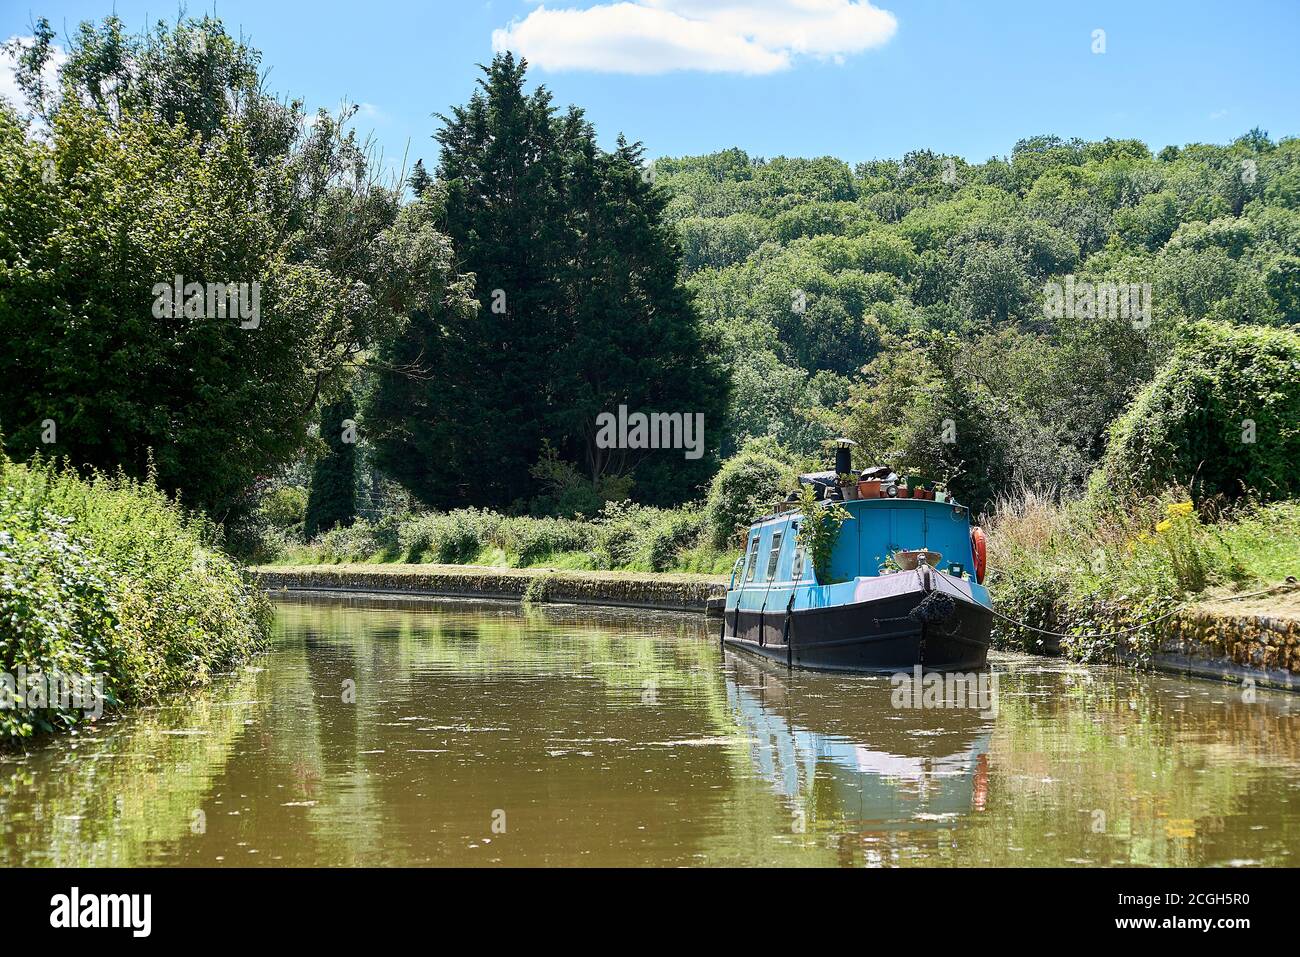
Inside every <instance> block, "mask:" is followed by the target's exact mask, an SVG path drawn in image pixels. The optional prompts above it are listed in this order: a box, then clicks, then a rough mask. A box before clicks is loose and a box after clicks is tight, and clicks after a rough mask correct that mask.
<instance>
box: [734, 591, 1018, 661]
mask: <svg viewBox="0 0 1300 957" xmlns="http://www.w3.org/2000/svg"><path fill="white" fill-rule="evenodd" d="M928 594H929V592H928V591H927V590H926V589H925V588H924V587H922V586H920V585H919V584H918V587H917V588H916V590H914V591H906V592H903V593H901V594H892V595H889V596H886V597H881V598H878V599H875V600H868V601H859V602H853V603H850V604H844V605H835V606H831V607H827V608H811V609H806V610H795V611H792V612H791V613H790V614H789V616H788V618H787V615H786V614H785V610H784V609H778V610H776V611H771V610H768V611H766V612H755V611H744V610H740V611H736V610H732V611H729V612H727V614H726V617H725V618H724V619H723V636H722V639H723V643H724V644H725V645H726V646H727V647H730V648H736V649H739V650H743V651H748V652H752V653H754V654H759V655H762V656H764V657H766V658H771V659H773V660H775V661H779V662H782V663H784V664H788V665H791V666H794V667H799V668H814V669H818V670H823V671H860V672H874V673H893V672H898V671H911V670H912V669H913V668H914V667H915V666H916V665H920V666H921V667H922V669H924V670H925V671H977V670H979V669H981V668H983V667H985V666H986V665H987V663H988V651H989V642H990V635H991V632H992V630H993V613H992V611H990V610H989V609H988V608H986V607H985V606H983V605H981V604H978V603H976V602H973V601H969V600H967V599H965V598H964V597H961V596H959V595H955V594H953V595H948V596H947V597H948V598H950V599H951V605H950V606H948V605H947V604H946V603H944V605H943V606H941V607H942V608H943V610H945V611H946V612H947V614H946V616H945V617H943V618H942V619H941V620H940V619H937V618H936V616H935V615H934V614H933V612H931V613H930V614H918V613H916V612H918V611H919V610H920V609H918V606H920V605H921V603H922V602H923V601H924V600H925V599H926V596H927V595H928Z"/></svg>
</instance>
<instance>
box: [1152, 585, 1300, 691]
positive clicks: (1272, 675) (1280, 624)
mask: <svg viewBox="0 0 1300 957" xmlns="http://www.w3.org/2000/svg"><path fill="white" fill-rule="evenodd" d="M1152 664H1153V665H1155V667H1157V668H1159V669H1160V670H1162V671H1176V672H1180V673H1184V674H1192V675H1199V676H1202V677H1208V678H1223V679H1230V680H1245V679H1246V678H1250V679H1253V680H1254V681H1255V682H1256V683H1257V684H1262V685H1266V686H1269V687H1277V688H1288V689H1290V690H1293V691H1300V618H1297V617H1290V616H1287V615H1282V614H1269V613H1268V612H1266V611H1260V612H1254V611H1249V610H1246V611H1230V610H1228V608H1226V607H1220V606H1215V605H1205V606H1195V607H1192V608H1189V609H1187V610H1185V611H1183V612H1181V613H1180V614H1178V615H1176V616H1174V617H1173V618H1171V619H1170V620H1169V622H1168V625H1167V626H1166V627H1165V628H1164V629H1162V631H1161V636H1160V641H1159V644H1158V645H1157V647H1156V652H1155V654H1154V655H1153V656H1152Z"/></svg>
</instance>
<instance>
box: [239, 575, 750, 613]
mask: <svg viewBox="0 0 1300 957" xmlns="http://www.w3.org/2000/svg"><path fill="white" fill-rule="evenodd" d="M251 573H252V575H253V577H254V579H255V580H256V581H257V582H258V583H259V584H260V585H262V587H264V588H265V589H267V590H268V591H270V592H272V593H275V592H277V591H286V592H292V591H300V592H301V591H314V592H332V591H338V592H352V593H376V594H397V595H436V596H441V597H448V598H504V599H511V600H515V601H524V600H528V601H551V602H573V603H577V604H588V605H621V606H626V607H632V608H662V609H669V610H675V611H712V609H713V608H714V607H720V605H721V599H722V598H723V597H724V596H725V594H726V588H727V578H726V577H725V576H722V575H671V574H662V575H661V574H639V573H636V572H588V571H559V570H554V569H547V568H489V567H486V566H476V565H295V566H276V565H264V566H260V567H257V568H253V569H251ZM711 599H712V601H711ZM718 614H721V612H720V611H719V612H718Z"/></svg>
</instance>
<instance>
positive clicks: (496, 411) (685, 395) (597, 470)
mask: <svg viewBox="0 0 1300 957" xmlns="http://www.w3.org/2000/svg"><path fill="white" fill-rule="evenodd" d="M484 73H485V77H484V79H482V80H481V81H480V89H479V90H478V91H476V92H475V94H474V95H473V96H472V97H471V98H470V101H469V102H468V103H467V104H466V105H464V106H462V107H457V108H455V109H453V110H452V111H451V113H450V115H448V116H443V117H441V119H442V123H443V125H442V129H441V130H440V131H439V132H438V134H437V139H438V142H439V143H440V145H441V146H442V152H441V158H440V162H439V167H438V173H437V176H438V180H439V181H440V183H442V184H445V190H444V192H443V196H442V197H441V201H440V203H439V204H438V206H437V209H436V214H435V216H436V221H437V223H438V224H439V226H440V227H441V228H443V229H445V231H446V232H447V233H448V235H449V236H450V237H451V238H452V240H453V242H454V243H455V248H456V253H457V258H458V261H459V262H460V263H461V264H462V266H463V268H464V269H465V270H467V271H469V272H472V273H473V274H474V276H475V278H476V287H475V295H476V298H477V309H476V310H475V311H472V312H469V313H467V314H465V315H461V316H458V317H457V320H456V321H455V322H447V321H443V320H442V319H441V318H440V317H433V316H430V317H427V318H426V317H423V316H419V315H417V316H415V317H414V319H413V321H412V323H411V325H410V327H409V329H408V330H407V332H406V333H405V334H404V335H403V336H400V337H398V338H397V339H396V340H395V341H394V342H393V343H391V344H390V345H388V346H386V347H385V349H384V350H383V358H384V363H383V367H384V368H385V369H393V370H398V371H393V372H391V373H390V372H385V373H384V374H382V375H381V379H380V385H379V389H378V390H377V393H376V397H375V401H374V404H373V406H372V407H371V408H370V409H369V411H368V414H367V418H368V421H370V422H372V423H373V424H374V427H375V433H376V436H377V437H376V440H375V444H376V450H377V459H378V462H379V464H380V466H381V467H382V468H384V469H385V470H386V471H388V472H389V473H390V474H392V475H394V476H395V477H397V478H398V479H399V480H400V481H402V483H403V484H404V485H406V486H407V487H408V488H409V489H410V490H411V491H412V492H413V493H414V494H415V495H416V496H417V497H418V498H419V499H420V500H421V501H422V502H423V503H424V504H426V505H430V506H435V507H440V508H448V507H455V506H457V505H463V504H476V505H488V506H493V507H497V508H512V507H514V506H515V505H516V503H521V504H526V503H527V502H528V500H529V499H530V498H531V497H532V496H531V495H529V494H528V493H530V492H531V491H532V488H531V483H530V481H529V479H530V469H532V468H533V467H534V466H535V465H536V464H537V463H538V461H539V458H540V457H541V456H542V455H543V450H544V449H546V448H548V447H549V448H551V449H553V450H554V452H555V454H556V456H558V458H559V460H561V461H563V462H566V463H569V464H570V465H572V466H573V468H574V469H578V470H581V471H582V473H583V474H584V475H585V476H586V477H587V479H588V484H589V486H590V487H591V490H592V492H591V494H588V495H587V496H586V501H579V500H575V498H574V497H573V496H572V495H569V496H566V497H564V498H563V500H562V501H558V502H557V501H556V500H555V499H554V496H552V501H550V502H547V503H544V507H546V508H547V509H548V510H555V511H559V512H567V511H572V510H575V509H583V510H585V509H588V508H590V506H591V505H593V504H598V503H599V501H600V500H601V499H602V498H603V497H604V493H603V492H602V482H603V481H604V480H606V479H607V478H615V479H621V478H626V477H629V476H633V477H635V485H634V486H632V491H633V493H634V494H635V495H636V496H637V497H638V498H639V499H641V500H643V501H646V502H649V503H651V504H667V503H672V502H677V501H681V500H682V499H684V498H687V497H688V496H689V495H691V494H692V493H693V492H694V490H695V488H696V487H698V486H699V485H700V484H702V483H703V482H704V481H705V480H707V478H708V476H709V475H710V474H711V472H712V470H713V468H714V466H715V461H714V459H713V456H712V455H711V454H705V455H703V456H702V457H700V458H697V459H685V458H683V457H682V456H681V455H680V453H678V452H675V451H668V450H664V451H658V452H653V453H651V452H645V451H636V450H626V449H606V448H601V447H600V446H599V445H598V444H597V442H596V437H597V427H596V418H597V416H598V415H600V414H601V413H613V412H615V411H616V410H617V409H618V407H619V406H620V405H626V406H627V407H628V408H629V409H630V410H632V411H638V410H639V411H644V412H651V411H663V412H689V413H701V414H703V415H704V416H705V421H706V422H714V421H716V420H717V418H718V416H717V414H716V413H717V412H719V411H720V409H721V407H722V405H723V403H725V400H726V392H727V389H726V382H725V379H724V378H723V377H722V375H721V372H720V370H719V369H718V368H717V367H716V363H715V361H714V360H713V358H712V351H711V350H710V348H709V343H708V342H707V340H706V338H705V337H704V336H703V335H702V331H701V329H700V325H699V322H698V319H697V317H696V314H695V312H694V310H693V309H692V307H691V301H690V297H689V295H688V294H687V292H686V290H685V288H684V287H683V286H682V284H681V282H680V279H679V275H678V273H679V268H680V252H679V250H678V248H677V243H676V237H675V234H674V232H673V230H672V229H671V227H670V226H669V225H668V224H667V223H666V221H665V218H664V205H665V203H666V201H667V198H666V197H665V196H664V195H662V194H661V193H660V192H659V191H658V190H656V189H655V188H654V187H653V186H652V185H651V184H650V183H649V182H647V180H648V178H649V177H646V176H644V175H643V169H642V153H641V148H640V146H639V145H635V144H628V143H626V142H623V141H622V140H620V141H619V143H618V145H617V147H616V148H615V149H614V150H613V151H609V152H607V151H605V150H602V149H600V148H599V147H598V146H597V145H596V136H595V132H594V130H593V129H592V127H591V125H590V124H589V123H588V122H587V121H586V120H585V119H583V117H582V114H581V112H580V111H578V110H577V109H576V108H573V109H570V110H569V111H568V112H567V113H563V114H560V113H557V111H556V110H555V108H554V107H553V106H552V105H551V98H550V93H549V92H548V91H547V90H546V89H545V88H544V87H538V88H536V89H534V90H533V91H531V92H527V91H526V90H525V79H524V77H525V65H524V63H523V62H521V61H516V60H515V58H514V57H513V56H512V55H510V54H501V55H499V56H497V57H496V58H495V59H494V60H493V61H492V63H491V65H489V66H487V67H485V68H484ZM425 195H426V197H427V196H428V193H427V192H426V194H425ZM413 365H414V366H419V367H421V370H422V374H421V375H420V376H415V377H413V376H410V375H403V374H402V373H401V371H400V370H401V369H403V368H409V367H410V366H413ZM712 435H713V433H711V432H710V433H706V436H705V437H706V440H709V441H713V440H712V438H711V437H712ZM714 444H715V445H716V442H714ZM470 475H473V476H474V477H475V479H474V481H472V482H468V483H467V481H466V479H467V476H470ZM548 477H550V478H554V477H555V474H554V470H553V469H552V470H550V471H549V472H548ZM564 484H566V485H567V491H577V488H576V486H575V485H574V484H573V483H564ZM552 491H553V490H552Z"/></svg>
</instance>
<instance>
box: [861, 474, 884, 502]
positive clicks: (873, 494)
mask: <svg viewBox="0 0 1300 957" xmlns="http://www.w3.org/2000/svg"><path fill="white" fill-rule="evenodd" d="M858 498H880V479H868V480H865V481H862V482H859V483H858Z"/></svg>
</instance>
